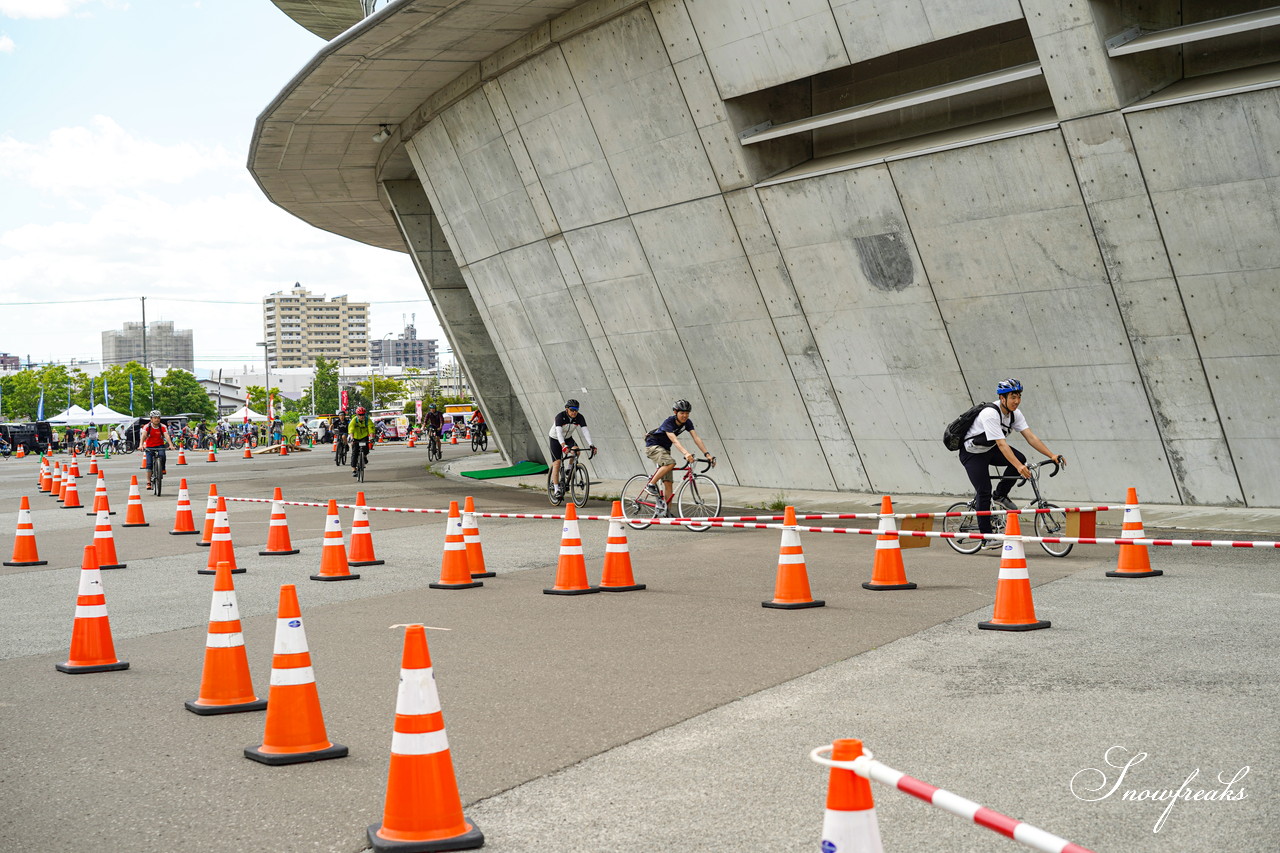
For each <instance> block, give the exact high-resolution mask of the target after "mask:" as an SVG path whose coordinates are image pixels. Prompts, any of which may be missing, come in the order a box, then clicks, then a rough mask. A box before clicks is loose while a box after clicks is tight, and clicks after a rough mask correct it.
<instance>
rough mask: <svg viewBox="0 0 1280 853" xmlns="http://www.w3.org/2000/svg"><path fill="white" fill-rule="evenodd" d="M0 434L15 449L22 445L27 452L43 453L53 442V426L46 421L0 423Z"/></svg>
mask: <svg viewBox="0 0 1280 853" xmlns="http://www.w3.org/2000/svg"><path fill="white" fill-rule="evenodd" d="M0 435H3V436H4V440H5V441H7V442H9V444H10V445H11V446H12V447H13V449H14V450H15V451H16V450H17V449H18V445H22V446H23V448H24V449H25V452H27V453H44V452H45V451H47V450H49V449H50V446H51V445H52V444H53V427H52V426H50V425H49V422H48V421H36V422H34V423H7V424H0Z"/></svg>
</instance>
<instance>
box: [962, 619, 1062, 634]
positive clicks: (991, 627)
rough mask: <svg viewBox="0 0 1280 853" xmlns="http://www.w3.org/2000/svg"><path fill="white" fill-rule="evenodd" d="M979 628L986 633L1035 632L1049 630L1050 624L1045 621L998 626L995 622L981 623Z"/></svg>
mask: <svg viewBox="0 0 1280 853" xmlns="http://www.w3.org/2000/svg"><path fill="white" fill-rule="evenodd" d="M978 627H979V628H981V629H982V630H984V631H1035V630H1038V629H1040V628H1048V627H1049V623H1048V622H1047V621H1045V620H1043V619H1041V620H1040V621H1039V622H1027V623H1026V624H1023V625H997V624H996V623H994V622H979V623H978Z"/></svg>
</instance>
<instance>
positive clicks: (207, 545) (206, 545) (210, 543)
mask: <svg viewBox="0 0 1280 853" xmlns="http://www.w3.org/2000/svg"><path fill="white" fill-rule="evenodd" d="M196 544H197V545H199V546H200V547H201V548H208V547H209V546H210V545H212V544H213V543H212V542H197V543H196Z"/></svg>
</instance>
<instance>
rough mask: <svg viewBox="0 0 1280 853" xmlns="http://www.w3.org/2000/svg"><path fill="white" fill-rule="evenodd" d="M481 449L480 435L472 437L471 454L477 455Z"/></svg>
mask: <svg viewBox="0 0 1280 853" xmlns="http://www.w3.org/2000/svg"><path fill="white" fill-rule="evenodd" d="M479 449H480V436H478V435H473V436H471V452H472V453H475V452H476V451H477V450H479Z"/></svg>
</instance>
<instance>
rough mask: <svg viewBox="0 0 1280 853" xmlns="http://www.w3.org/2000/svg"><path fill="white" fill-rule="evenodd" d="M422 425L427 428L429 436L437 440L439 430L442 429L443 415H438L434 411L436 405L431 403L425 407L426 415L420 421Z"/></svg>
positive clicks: (439, 433) (438, 413)
mask: <svg viewBox="0 0 1280 853" xmlns="http://www.w3.org/2000/svg"><path fill="white" fill-rule="evenodd" d="M422 422H423V425H424V426H425V427H426V428H427V430H428V433H429V435H433V436H435V437H436V438H437V439H439V438H440V436H441V430H443V429H444V415H442V414H440V412H439V410H438V409H436V404H435V403H432V404H431V405H430V406H428V407H427V414H426V416H425V417H424V418H423V419H422Z"/></svg>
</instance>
